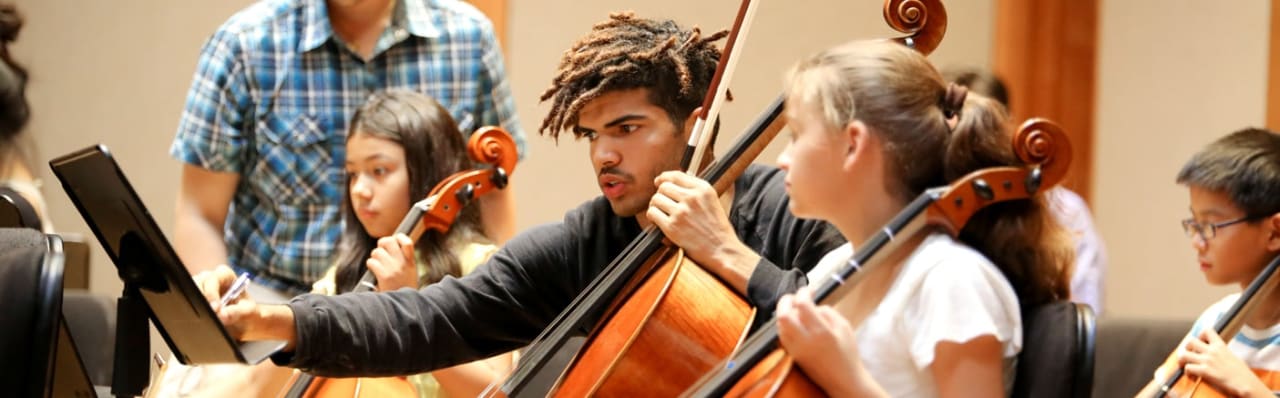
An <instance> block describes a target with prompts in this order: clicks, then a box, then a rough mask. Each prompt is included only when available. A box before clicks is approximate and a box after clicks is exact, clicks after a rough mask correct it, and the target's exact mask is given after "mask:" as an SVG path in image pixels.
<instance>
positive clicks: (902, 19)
mask: <svg viewBox="0 0 1280 398" xmlns="http://www.w3.org/2000/svg"><path fill="white" fill-rule="evenodd" d="M884 22H885V23H887V24H889V27H891V28H893V30H896V31H899V32H902V33H906V34H908V35H909V36H904V37H898V38H894V39H893V40H895V41H897V42H899V43H902V44H903V45H906V46H907V47H911V48H914V49H915V50H916V51H919V52H920V53H921V54H924V55H929V53H932V52H933V50H935V49H937V48H938V44H939V43H941V42H942V36H943V35H944V34H946V33H947V10H946V8H944V7H943V6H942V0H885V2H884Z"/></svg>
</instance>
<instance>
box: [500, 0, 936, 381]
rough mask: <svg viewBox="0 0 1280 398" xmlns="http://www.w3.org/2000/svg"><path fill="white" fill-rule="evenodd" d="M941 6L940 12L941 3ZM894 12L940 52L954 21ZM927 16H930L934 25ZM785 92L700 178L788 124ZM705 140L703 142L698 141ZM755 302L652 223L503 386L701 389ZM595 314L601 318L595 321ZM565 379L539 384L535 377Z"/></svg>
mask: <svg viewBox="0 0 1280 398" xmlns="http://www.w3.org/2000/svg"><path fill="white" fill-rule="evenodd" d="M925 3H929V4H934V5H935V6H934V7H937V8H938V9H940V7H941V6H940V4H938V1H937V0H928V1H926V2H925ZM887 4H888V5H886V8H885V10H886V11H885V18H886V19H887V20H889V21H890V22H889V24H890V26H892V27H895V28H897V29H899V30H900V31H902V32H904V33H908V34H911V36H910V37H908V38H904V39H902V40H907V41H910V42H911V43H912V44H914V45H916V46H918V47H919V48H927V49H929V50H932V48H934V47H936V45H937V41H938V40H939V39H940V38H941V30H940V29H944V28H945V21H946V18H945V15H942V16H932V15H931V14H927V13H925V10H923V9H922V8H921V7H922V6H923V4H922V3H921V2H920V1H919V0H908V1H899V0H889V2H888V3H887ZM755 8H756V5H755V4H754V3H753V2H751V1H749V0H744V1H743V3H742V5H741V7H740V8H739V11H738V15H737V18H736V19H735V22H734V28H733V29H732V31H731V33H730V35H729V42H728V43H727V44H726V49H727V50H726V52H725V54H724V55H722V56H721V58H720V63H719V65H717V68H716V74H715V77H713V79H712V84H711V87H709V90H708V93H707V96H706V98H705V99H704V101H703V105H702V107H701V108H702V110H703V112H700V113H699V115H698V119H697V120H695V123H694V129H693V132H692V133H691V134H690V143H689V149H687V150H686V151H685V153H684V156H683V158H682V162H681V165H682V167H685V168H686V170H690V172H691V173H692V172H697V171H698V170H702V169H703V168H702V167H701V165H700V164H699V163H698V162H699V161H700V160H702V159H703V156H701V153H702V151H704V150H705V148H706V147H707V145H706V144H705V143H706V142H707V141H709V140H710V138H711V135H712V134H713V131H714V129H713V127H714V124H715V123H714V120H715V115H716V113H717V112H718V109H719V107H720V104H721V103H722V102H723V101H722V99H723V97H724V94H723V93H724V91H725V90H726V89H727V85H725V84H722V82H724V81H727V80H728V76H729V74H730V72H731V71H732V69H733V67H732V65H733V64H732V63H731V62H730V60H731V59H734V58H735V57H734V56H733V55H734V54H735V53H736V52H737V51H738V50H740V49H741V48H742V46H743V43H744V41H743V40H742V35H743V33H742V32H745V31H746V27H747V26H748V25H749V23H750V20H751V18H752V17H753V16H754V13H755ZM926 16H928V20H929V21H932V22H930V23H925V22H926ZM782 109H783V98H781V97H779V98H778V99H776V100H775V101H774V102H773V103H772V104H771V105H770V106H769V107H768V109H767V110H766V111H765V112H764V113H763V115H762V116H761V117H759V118H758V119H757V120H756V121H755V122H754V123H753V124H752V125H751V126H750V127H749V128H748V132H747V133H745V134H743V135H742V136H741V138H740V139H739V140H738V142H737V143H735V145H734V146H733V147H732V148H730V149H729V151H728V152H727V153H726V156H724V157H722V158H720V159H719V160H717V161H716V162H715V163H713V164H711V165H710V166H708V167H706V170H705V171H704V172H702V173H701V174H700V175H699V177H701V178H703V179H704V180H706V181H708V182H710V183H711V185H712V186H713V187H715V189H716V191H717V192H718V193H724V192H725V191H727V190H728V188H729V187H731V186H732V184H733V182H734V181H735V180H736V179H737V177H738V176H739V175H741V173H742V172H743V170H745V169H746V167H747V166H748V165H749V164H750V163H751V161H752V160H753V159H755V157H756V156H757V155H758V154H759V153H760V152H761V151H762V150H763V149H764V148H765V146H767V145H768V143H769V142H770V141H771V140H772V138H773V137H774V136H776V135H777V133H778V132H779V131H780V130H781V129H782V127H783V126H784V125H785V118H783V117H782ZM695 142H696V143H695ZM754 317H755V309H754V308H751V306H750V305H749V304H748V303H747V301H746V300H745V299H744V298H742V297H741V296H740V295H739V294H738V293H737V292H736V291H735V290H734V289H732V288H731V287H729V286H727V285H725V284H724V283H723V282H721V281H720V280H719V278H718V277H717V276H715V275H713V274H711V273H710V272H708V271H706V270H704V269H702V268H701V267H700V266H698V265H697V264H695V263H694V262H693V261H691V260H690V259H688V258H685V257H684V256H683V252H682V250H680V248H678V247H675V246H673V245H671V244H670V243H669V242H665V239H664V238H663V235H662V233H661V231H659V230H658V229H657V228H656V227H650V228H648V229H646V230H645V231H644V233H642V234H641V235H640V236H639V237H638V238H636V240H634V241H633V242H632V243H631V245H630V246H628V247H627V249H625V250H624V251H623V253H622V254H621V255H619V256H618V257H617V258H616V259H614V261H613V262H612V263H610V264H609V266H607V267H606V268H605V269H604V271H603V272H602V273H601V274H600V276H598V277H597V278H596V279H595V280H593V281H592V282H591V283H590V284H589V285H588V286H587V288H586V289H585V290H584V291H583V293H582V294H580V295H579V296H578V297H577V298H575V299H574V301H573V302H572V303H571V304H570V305H569V307H568V308H567V309H566V310H565V311H564V312H562V313H561V314H560V315H559V316H558V317H557V318H556V319H555V320H553V321H552V323H551V324H550V325H549V326H548V327H547V328H546V329H545V330H544V331H543V332H542V333H541V334H540V335H539V336H538V338H537V339H535V340H534V343H533V344H532V345H531V346H530V348H529V349H528V350H527V351H526V352H525V354H524V356H523V358H522V360H521V361H520V364H519V365H518V366H517V368H516V370H515V372H514V373H513V374H512V376H511V377H510V378H508V379H507V381H506V383H505V384H504V385H503V387H502V389H501V392H502V393H505V394H507V395H509V396H545V395H555V396H572V397H577V396H587V395H634V394H635V393H636V391H644V392H645V394H646V395H658V396H664V395H665V396H671V395H676V394H679V393H681V392H683V391H685V390H686V389H687V388H689V387H690V386H692V385H693V384H694V383H695V382H696V381H697V380H698V377H700V376H701V375H703V374H705V373H707V372H710V371H712V370H713V369H714V368H715V365H716V364H717V363H718V362H719V361H720V360H722V359H723V358H726V357H727V356H729V355H730V354H731V353H732V352H733V351H734V350H735V348H736V347H738V346H739V345H740V344H741V342H742V341H743V340H744V339H745V338H746V337H747V335H748V332H749V331H750V330H751V329H752V325H751V322H752V320H753V319H754ZM593 319H601V322H600V323H599V324H597V325H595V326H594V327H593V325H592V324H591V323H590V322H591V320H593ZM583 328H591V329H592V333H591V335H590V336H589V337H588V339H587V340H586V343H585V344H584V346H583V348H582V349H581V350H579V351H578V352H577V354H576V357H574V359H573V360H572V363H571V364H569V365H568V366H565V365H563V364H558V363H553V356H554V354H556V353H558V352H560V351H562V350H563V349H565V348H566V347H567V346H568V345H569V341H570V338H571V337H573V336H575V335H576V334H577V333H578V331H579V330H581V329H583ZM535 379H536V380H547V379H552V380H556V381H555V383H554V385H550V386H545V385H535V384H534V380H535Z"/></svg>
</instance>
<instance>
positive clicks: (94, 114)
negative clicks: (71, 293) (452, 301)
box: [14, 0, 251, 294]
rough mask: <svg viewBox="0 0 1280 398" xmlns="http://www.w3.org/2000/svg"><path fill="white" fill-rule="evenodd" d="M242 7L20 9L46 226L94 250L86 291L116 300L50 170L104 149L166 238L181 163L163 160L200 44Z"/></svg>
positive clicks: (67, 3)
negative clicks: (77, 153)
mask: <svg viewBox="0 0 1280 398" xmlns="http://www.w3.org/2000/svg"><path fill="white" fill-rule="evenodd" d="M249 3H251V1H248V0H235V1H227V0H219V1H182V2H173V1H162V0H145V1H142V0H135V1H78V0H19V1H17V4H18V8H19V11H21V12H22V13H24V14H25V15H26V25H25V27H23V29H22V32H21V33H20V36H19V38H18V41H17V44H16V45H15V47H14V52H15V56H16V57H17V58H18V59H19V60H20V62H24V63H25V64H26V65H27V66H28V69H29V70H30V71H31V76H32V77H31V83H30V87H29V89H28V90H29V91H28V96H29V98H30V101H31V106H32V111H33V115H34V116H33V118H32V122H31V126H30V127H29V129H28V132H29V133H31V134H34V135H35V136H36V142H37V145H38V146H39V150H40V159H41V162H40V164H39V166H40V168H41V170H40V172H41V174H42V175H43V176H44V182H45V183H44V194H45V198H46V199H47V200H48V202H49V208H50V212H51V214H50V218H51V219H52V220H53V222H54V226H55V227H56V228H57V229H58V230H59V231H63V232H79V233H82V234H84V235H85V237H86V239H88V240H89V241H90V243H91V247H93V250H94V252H93V254H92V256H93V257H92V259H93V265H92V269H91V270H90V276H91V278H90V288H91V289H92V290H95V291H100V292H107V293H112V294H117V293H119V289H120V286H121V284H120V282H119V280H118V279H116V271H115V268H114V267H113V266H112V265H111V262H110V261H109V260H108V259H107V257H106V254H105V252H103V251H102V250H101V248H100V247H99V246H98V244H97V241H96V240H94V238H93V236H92V232H90V231H89V230H88V227H87V226H86V225H85V223H84V221H83V220H81V218H80V214H79V213H77V212H76V210H75V207H73V206H72V204H71V201H70V200H68V199H67V195H66V194H65V193H64V192H63V191H62V186H61V185H60V184H59V183H58V181H57V179H55V178H54V177H53V175H52V174H51V173H50V172H49V170H48V166H47V161H48V159H50V158H53V157H55V156H57V155H61V154H65V153H68V152H71V151H73V150H76V149H80V148H84V147H86V146H90V145H93V144H95V143H102V144H106V145H107V146H108V147H110V148H111V151H112V152H113V153H114V155H115V156H116V158H117V160H118V161H119V162H120V163H121V166H122V167H123V168H124V169H125V172H126V173H128V175H129V179H130V182H132V183H133V186H134V189H136V190H137V191H138V194H139V195H140V196H141V197H142V199H143V201H144V202H146V203H147V206H148V208H149V209H150V210H151V213H152V216H153V217H155V219H156V222H157V223H158V224H160V226H161V227H162V228H164V229H165V230H166V231H169V229H170V228H171V227H172V225H173V205H174V199H175V198H176V197H177V196H176V195H177V194H176V190H175V189H176V186H177V182H178V172H179V170H180V169H179V164H178V162H177V161H174V160H171V159H170V158H169V157H168V155H167V153H168V148H169V144H170V142H171V141H172V140H173V132H174V129H175V128H176V127H177V125H178V124H177V123H178V116H179V114H180V112H181V111H182V104H183V101H184V99H185V98H186V91H187V87H188V86H189V85H190V84H191V74H192V72H193V71H194V70H195V64H196V57H197V55H199V52H200V45H201V44H202V43H204V40H205V39H206V38H208V36H209V34H210V33H212V32H213V30H214V29H215V28H217V27H218V25H220V24H221V23H222V22H223V21H224V20H226V18H227V17H228V16H229V15H231V13H233V12H235V11H236V10H237V9H240V8H242V7H244V6H245V5H247V4H249Z"/></svg>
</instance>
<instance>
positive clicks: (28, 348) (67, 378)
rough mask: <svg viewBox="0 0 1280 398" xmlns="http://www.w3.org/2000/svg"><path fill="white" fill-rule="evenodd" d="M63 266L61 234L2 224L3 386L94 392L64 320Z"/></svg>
mask: <svg viewBox="0 0 1280 398" xmlns="http://www.w3.org/2000/svg"><path fill="white" fill-rule="evenodd" d="M62 267H63V254H62V239H61V238H59V237H58V236H57V235H45V234H43V233H40V231H37V230H34V229H28V228H0V302H2V303H4V311H0V325H5V326H4V327H2V328H0V386H3V387H6V389H5V391H6V393H8V394H13V395H14V396H24V397H36V396H41V397H50V396H88V395H83V394H92V393H93V387H92V385H91V384H90V383H89V381H88V376H87V375H86V374H85V373H84V366H83V364H82V363H81V362H80V359H79V355H78V354H77V351H76V350H75V345H74V343H73V342H72V341H71V337H70V333H68V332H67V329H66V328H65V326H64V322H62Z"/></svg>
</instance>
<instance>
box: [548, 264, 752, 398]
mask: <svg viewBox="0 0 1280 398" xmlns="http://www.w3.org/2000/svg"><path fill="white" fill-rule="evenodd" d="M664 250H665V251H666V252H664V253H662V255H660V256H656V257H653V258H652V259H651V260H650V261H652V262H654V264H652V265H653V267H652V268H651V269H652V271H651V272H650V273H649V274H648V275H647V277H646V278H645V279H644V281H643V283H641V284H640V286H639V287H638V288H637V289H636V290H635V292H634V293H632V295H631V296H630V297H629V298H628V299H627V300H626V301H625V302H622V303H621V304H620V305H618V306H617V307H616V311H614V312H613V314H612V315H611V316H610V317H609V318H608V319H606V321H605V323H604V325H603V326H601V327H600V328H599V329H598V330H597V331H596V333H595V334H593V335H592V337H591V338H590V339H589V340H588V341H587V343H586V345H585V346H584V348H583V350H582V352H581V353H580V354H579V356H578V358H577V359H576V360H575V361H574V363H573V364H572V365H570V367H569V370H568V372H567V373H566V375H565V376H564V378H562V379H561V383H560V384H559V385H558V386H557V388H556V389H555V390H554V392H553V395H554V396H557V397H585V396H595V395H600V396H623V395H637V393H640V394H642V395H652V396H675V395H678V394H679V393H680V392H683V391H684V390H685V389H687V388H688V387H689V386H691V385H693V383H694V382H696V381H697V379H698V377H700V376H701V375H702V374H703V373H706V372H707V371H710V370H711V369H712V368H713V367H714V366H715V365H716V364H718V363H719V362H720V361H722V360H723V359H724V358H726V357H728V356H729V354H730V353H732V352H733V349H734V348H735V347H737V345H738V343H739V342H740V341H742V339H743V338H745V337H746V336H745V335H746V333H747V331H748V329H749V327H750V325H751V319H752V317H753V316H754V315H755V311H753V310H752V308H751V306H750V305H749V304H747V302H746V300H744V299H743V298H742V297H740V296H739V295H738V294H737V292H734V291H733V290H732V289H730V288H729V287H727V286H726V285H725V284H724V283H722V282H720V280H719V279H718V278H716V277H715V276H714V275H712V274H710V273H709V272H707V271H706V270H703V269H702V268H701V267H699V266H697V265H696V264H694V263H693V262H692V261H691V260H690V259H688V258H686V257H685V256H684V255H683V253H682V251H681V250H678V249H676V248H673V247H667V248H665V249H664Z"/></svg>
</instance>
